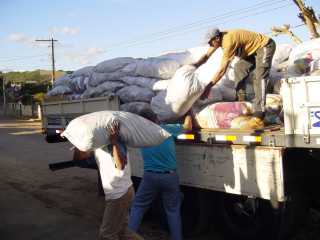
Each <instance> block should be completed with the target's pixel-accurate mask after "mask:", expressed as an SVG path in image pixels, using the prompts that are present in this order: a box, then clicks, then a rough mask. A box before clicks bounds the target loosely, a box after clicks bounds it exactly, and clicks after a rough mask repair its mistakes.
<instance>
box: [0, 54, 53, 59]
mask: <svg viewBox="0 0 320 240" xmlns="http://www.w3.org/2000/svg"><path fill="white" fill-rule="evenodd" d="M41 56H47V54H41V55H31V56H16V57H10V58H7V57H0V61H11V60H12V61H14V60H15V59H26V58H35V57H41Z"/></svg>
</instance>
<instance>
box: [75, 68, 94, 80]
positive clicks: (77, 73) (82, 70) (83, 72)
mask: <svg viewBox="0 0 320 240" xmlns="http://www.w3.org/2000/svg"><path fill="white" fill-rule="evenodd" d="M93 68H94V66H88V67H83V68H80V69H78V70H76V71H74V72H73V73H72V74H71V76H72V78H74V77H79V76H85V77H90V76H91V74H92V72H93Z"/></svg>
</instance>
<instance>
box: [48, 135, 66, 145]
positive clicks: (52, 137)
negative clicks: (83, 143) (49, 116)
mask: <svg viewBox="0 0 320 240" xmlns="http://www.w3.org/2000/svg"><path fill="white" fill-rule="evenodd" d="M45 140H46V141H47V143H57V142H66V141H67V139H66V138H62V137H60V135H46V137H45Z"/></svg>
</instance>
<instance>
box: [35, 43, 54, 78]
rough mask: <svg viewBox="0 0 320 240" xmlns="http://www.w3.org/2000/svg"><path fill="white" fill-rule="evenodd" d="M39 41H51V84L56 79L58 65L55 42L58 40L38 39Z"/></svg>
mask: <svg viewBox="0 0 320 240" xmlns="http://www.w3.org/2000/svg"><path fill="white" fill-rule="evenodd" d="M36 41H37V42H50V45H51V60H52V76H51V84H53V82H54V81H55V80H56V67H55V60H54V42H57V41H58V40H56V39H53V38H51V39H37V40H36Z"/></svg>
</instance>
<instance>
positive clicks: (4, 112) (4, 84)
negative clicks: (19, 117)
mask: <svg viewBox="0 0 320 240" xmlns="http://www.w3.org/2000/svg"><path fill="white" fill-rule="evenodd" d="M0 77H1V78H2V94H3V115H6V113H7V99H6V80H5V78H4V75H3V74H2V76H0Z"/></svg>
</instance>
